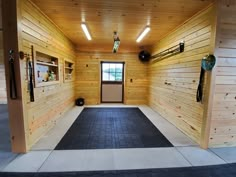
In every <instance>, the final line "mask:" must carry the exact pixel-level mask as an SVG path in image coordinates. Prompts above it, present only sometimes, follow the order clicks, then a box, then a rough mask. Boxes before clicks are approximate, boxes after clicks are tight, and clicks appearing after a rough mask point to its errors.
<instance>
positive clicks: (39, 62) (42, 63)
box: [36, 61, 58, 67]
mask: <svg viewBox="0 0 236 177" xmlns="http://www.w3.org/2000/svg"><path fill="white" fill-rule="evenodd" d="M36 64H39V65H45V66H54V67H58V65H55V64H52V63H46V62H42V61H36Z"/></svg>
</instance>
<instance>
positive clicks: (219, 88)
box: [209, 1, 236, 147]
mask: <svg viewBox="0 0 236 177" xmlns="http://www.w3.org/2000/svg"><path fill="white" fill-rule="evenodd" d="M235 9H236V3H235V1H218V24H217V26H218V30H217V35H216V49H215V50H216V53H215V54H216V57H217V65H216V68H215V70H216V76H215V93H214V97H213V98H214V100H213V109H212V117H211V128H210V138H209V146H210V147H221V146H236V11H235Z"/></svg>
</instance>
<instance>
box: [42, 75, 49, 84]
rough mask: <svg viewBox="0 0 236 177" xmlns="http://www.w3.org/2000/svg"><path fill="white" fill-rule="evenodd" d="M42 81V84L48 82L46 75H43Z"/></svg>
mask: <svg viewBox="0 0 236 177" xmlns="http://www.w3.org/2000/svg"><path fill="white" fill-rule="evenodd" d="M42 81H43V82H47V81H48V73H44V75H43V80H42Z"/></svg>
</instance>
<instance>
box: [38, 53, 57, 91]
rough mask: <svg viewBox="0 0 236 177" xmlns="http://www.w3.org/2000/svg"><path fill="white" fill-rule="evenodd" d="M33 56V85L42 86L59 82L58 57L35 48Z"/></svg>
mask: <svg viewBox="0 0 236 177" xmlns="http://www.w3.org/2000/svg"><path fill="white" fill-rule="evenodd" d="M34 56H35V58H34V76H35V86H36V87H42V86H48V85H52V84H58V83H60V78H59V76H60V73H59V72H60V70H59V59H58V57H55V55H54V54H49V53H46V52H41V51H38V50H37V49H36V50H35V54H34Z"/></svg>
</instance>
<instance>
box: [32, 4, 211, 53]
mask: <svg viewBox="0 0 236 177" xmlns="http://www.w3.org/2000/svg"><path fill="white" fill-rule="evenodd" d="M32 1H33V2H34V3H35V4H36V5H37V6H38V7H39V8H40V9H41V10H42V11H43V12H44V13H45V14H46V15H47V16H48V17H49V18H50V19H51V20H52V21H53V22H54V23H55V24H56V25H57V26H58V27H59V28H60V29H61V30H62V31H63V32H64V33H65V35H66V36H67V37H68V38H69V39H70V40H71V41H72V42H73V43H74V44H75V45H76V46H77V48H78V50H79V51H103V52H105V51H108V52H109V51H112V47H113V31H117V32H118V35H119V37H120V40H121V44H120V48H119V51H118V52H137V51H140V48H142V47H143V46H151V45H153V44H155V43H156V42H157V41H158V40H160V39H161V38H162V37H163V36H165V35H166V34H167V33H168V32H170V31H171V30H173V29H175V28H176V27H177V26H179V25H180V24H181V23H183V22H184V21H186V20H187V19H189V18H190V17H191V16H193V15H194V14H196V13H197V12H199V11H201V10H202V9H204V8H206V7H207V6H209V5H210V4H211V3H212V2H213V1H214V0H116V1H111V0H47V1H46V0H32ZM81 22H86V24H87V26H88V27H89V31H90V33H91V35H92V40H91V41H88V40H87V39H86V37H85V36H84V33H83V31H82V29H81V26H80V24H81ZM146 25H150V27H151V31H150V32H149V34H148V35H147V36H146V37H145V38H144V39H143V40H142V41H141V42H140V43H136V38H137V37H138V35H139V34H140V33H141V32H142V30H143V29H144V27H145V26H146Z"/></svg>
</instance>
